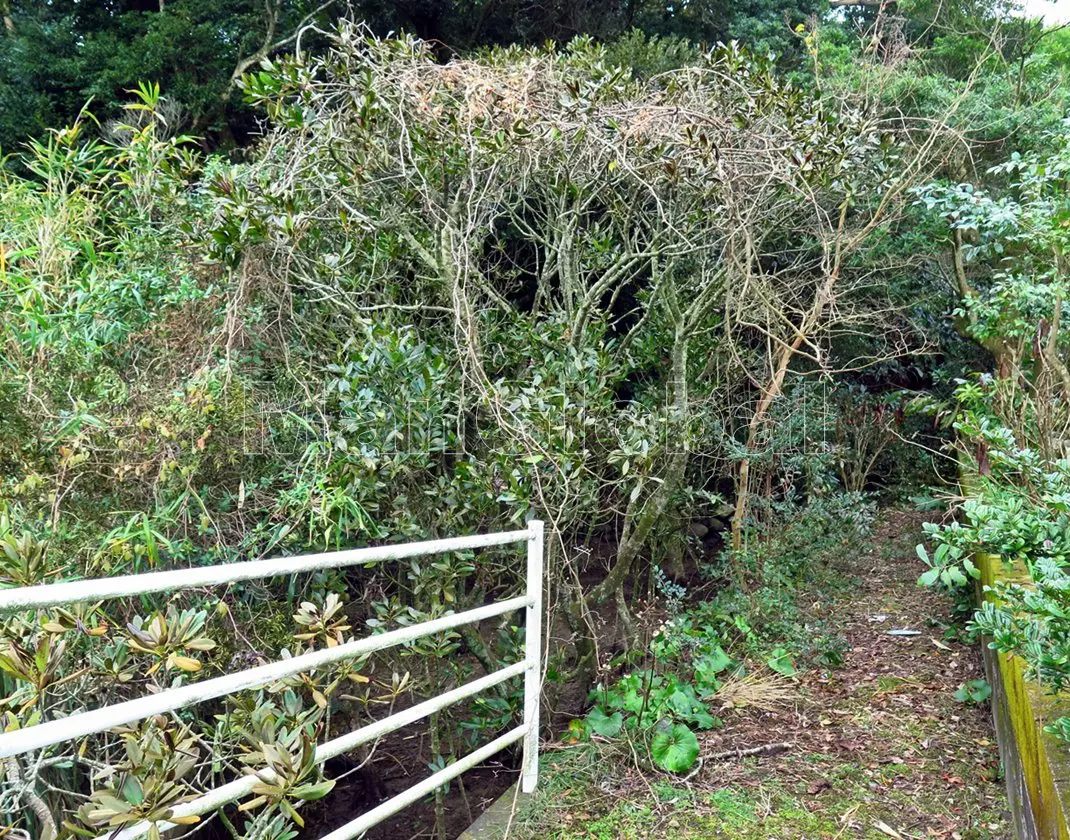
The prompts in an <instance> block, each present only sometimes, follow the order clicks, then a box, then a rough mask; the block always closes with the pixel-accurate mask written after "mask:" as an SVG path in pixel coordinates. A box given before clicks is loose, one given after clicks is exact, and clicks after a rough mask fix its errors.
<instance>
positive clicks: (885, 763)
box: [510, 514, 1012, 840]
mask: <svg viewBox="0 0 1070 840" xmlns="http://www.w3.org/2000/svg"><path fill="white" fill-rule="evenodd" d="M917 525H918V520H917V518H916V517H912V516H907V515H904V514H891V515H889V516H885V517H884V519H883V520H882V523H881V526H880V529H879V531H878V534H877V537H876V539H875V541H874V546H873V549H872V551H871V552H870V553H869V554H868V555H867V556H863V557H860V558H858V559H857V561H856V562H855V564H854V566H853V568H850V569H844V570H843V573H844V574H845V575H850V576H851V577H853V578H854V579H856V580H857V585H856V586H855V587H852V588H850V589H848V590H846V591H845V593H844V594H843V595H842V596H838V597H836V598H835V599H833V600H832V601H831V602H829V601H827V600H826V601H822V602H819V601H818V600H817V599H815V602H814V604H815V609H820V610H821V611H822V612H823V613H825V614H824V615H823V616H822V618H824V619H825V620H826V621H827V620H829V619H832V620H833V621H834V623H835V625H836V626H837V629H838V630H839V632H842V633H843V635H844V636H845V637H846V638H847V639H848V641H849V642H850V646H851V649H850V650H849V651H848V652H847V653H846V655H845V657H844V663H843V667H841V668H839V669H836V670H833V671H818V670H814V671H808V672H804V673H803V674H801V675H800V676H799V678H798V681H797V689H798V700H797V702H796V703H795V705H794V707H793V708H783V709H780V710H777V711H770V712H762V711H757V710H753V709H750V710H747V709H744V710H730V711H729V712H727V713H725V712H723V711H721V712H720V713H721V714H722V715H723V716H724V717H725V728H724V729H723V730H721V731H719V732H714V733H709V734H707V735H705V736H704V739H703V741H702V754H701V755H702V763H701V764H700V765H699V766H698V769H697V771H695V772H693V773H692V774H691V775H690V776H689V777H686V778H683V779H681V778H676V777H672V776H668V775H655V774H652V773H651V772H650V771H649V768H648V767H647V766H646V763H645V762H643V761H642V760H641V759H640V758H639V757H640V756H641V754H642V750H643V746H642V745H641V744H639V743H636V744H634V745H631V746H628V745H624V746H622V745H620V744H619V743H616V744H611V743H604V744H597V743H595V744H591V743H588V744H580V745H575V746H571V747H561V748H558V749H551V750H549V751H547V753H546V754H545V756H544V761H543V766H544V772H543V777H542V781H541V783H540V790H539V793H538V794H537V795H536V796H535V797H534V798H533V800H532V801H531V802H530V803H528V804H527V805H526V806H524V807H523V808H521V809H520V810H519V812H518V813H517V814H516V817H515V819H514V821H513V825H512V827H511V830H510V836H511V837H520V838H526V837H531V838H536V837H537V838H550V837H552V838H560V840H573V838H575V840H580V838H583V840H602V839H603V838H605V840H618V838H637V839H638V838H666V840H677V838H680V839H681V840H682V838H721V837H723V838H733V840H789V838H798V840H804V838H805V840H817V838H833V839H834V840H835V839H836V838H859V837H861V838H884V840H887V838H893V839H894V838H900V840H907V839H908V838H909V839H910V840H918V838H946V840H1003V838H1010V837H1011V836H1012V830H1011V828H1010V825H1009V822H1008V818H1007V814H1006V811H1005V809H1006V798H1005V795H1004V792H1003V786H1002V778H1001V773H1000V766H999V755H998V752H997V748H996V744H995V736H994V734H993V732H992V726H991V718H990V710H989V709H988V707H987V704H982V705H967V704H964V703H961V702H959V701H958V700H956V699H955V698H954V692H955V691H956V690H957V689H958V688H959V687H960V686H961V685H962V684H963V683H964V682H967V681H969V680H972V679H976V678H979V677H981V676H982V672H981V661H980V653H979V651H978V649H977V647H976V646H975V645H974V646H967V645H964V644H962V643H960V642H959V641H956V640H955V634H954V633H947V632H945V631H946V630H947V628H948V627H949V623H950V605H949V604H948V603H947V602H946V600H945V599H944V598H943V597H942V596H941V595H939V594H938V593H934V592H930V591H927V590H923V589H919V588H918V587H917V585H916V580H917V577H918V574H919V572H920V571H921V567H920V564H919V562H918V561H917V559H916V557H915V556H914V552H913V545H914V543H915V542H916V540H917V538H918V536H919V534H918V533H917V530H916V528H917ZM903 628H910V629H915V630H918V631H920V635H917V636H894V635H892V636H890V635H888V631H889V630H891V629H903ZM781 742H782V743H788V744H790V745H791V747H790V748H789V749H787V750H786V751H784V752H780V753H777V754H775V755H774V754H768V755H760V756H754V757H746V758H742V759H739V758H724V757H723V756H724V753H725V752H727V751H730V750H737V749H741V750H742V749H747V748H753V747H757V746H761V745H763V744H773V743H781ZM640 768H642V769H640Z"/></svg>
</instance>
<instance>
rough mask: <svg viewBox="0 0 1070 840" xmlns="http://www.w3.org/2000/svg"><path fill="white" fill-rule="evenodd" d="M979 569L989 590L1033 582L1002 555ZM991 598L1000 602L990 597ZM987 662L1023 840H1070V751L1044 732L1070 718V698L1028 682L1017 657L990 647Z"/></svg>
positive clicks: (982, 560)
mask: <svg viewBox="0 0 1070 840" xmlns="http://www.w3.org/2000/svg"><path fill="white" fill-rule="evenodd" d="M977 565H978V567H979V568H980V570H981V583H982V584H983V585H984V586H985V587H991V586H994V585H995V584H996V582H997V581H1005V582H1012V583H1013V582H1019V583H1028V582H1029V572H1028V571H1027V570H1026V569H1025V567H1024V565H1022V564H1015V565H1008V564H1005V563H1003V561H1002V559H1001V558H1000V557H999V556H998V555H994V554H981V555H978V557H977ZM985 597H986V598H993V597H995V596H994V595H993V593H991V592H987V593H986V594H985ZM984 659H985V670H986V672H987V675H988V681H989V683H991V685H992V713H993V716H994V717H995V724H996V735H997V737H998V739H999V752H1000V758H1001V759H1002V761H1003V766H1004V769H1005V772H1006V774H1007V797H1008V800H1009V801H1010V808H1011V815H1012V817H1013V820H1014V824H1015V829H1016V832H1017V836H1018V838H1019V840H1034V838H1036V840H1070V830H1068V829H1067V817H1068V816H1070V745H1067V744H1066V743H1064V742H1062V741H1060V740H1058V739H1057V738H1055V737H1054V736H1052V735H1049V734H1047V733H1046V732H1044V726H1045V724H1047V723H1049V722H1051V721H1053V720H1055V719H1056V718H1058V717H1061V716H1063V715H1070V697H1067V696H1066V695H1052V694H1050V693H1048V692H1047V691H1045V689H1044V688H1043V687H1042V686H1040V685H1038V684H1037V683H1035V682H1033V681H1032V680H1028V679H1026V677H1025V663H1024V662H1023V661H1022V659H1021V658H1019V657H1017V656H1014V655H1009V654H1003V653H998V652H996V651H994V650H991V649H990V648H989V647H988V646H987V645H985V649H984Z"/></svg>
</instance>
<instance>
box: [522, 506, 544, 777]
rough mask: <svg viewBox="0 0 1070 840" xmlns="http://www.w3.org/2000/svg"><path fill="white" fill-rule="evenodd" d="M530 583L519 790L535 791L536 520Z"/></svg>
mask: <svg viewBox="0 0 1070 840" xmlns="http://www.w3.org/2000/svg"><path fill="white" fill-rule="evenodd" d="M528 528H529V530H530V531H531V538H530V540H529V541H528V585H527V592H526V593H525V594H526V595H527V596H528V597H529V598H531V606H529V607H528V608H527V620H526V621H525V624H524V661H525V663H526V664H527V668H528V670H527V671H526V672H525V673H524V726H525V727H526V728H527V734H526V735H525V736H524V760H523V770H522V771H521V777H520V789H521V790H522V791H523V792H524V793H533V792H534V791H535V785H536V784H538V781H539V694H540V693H541V691H542V565H543V563H542V560H543V531H544V529H543V523H542V520H540V519H533V520H531V522H529V523H528Z"/></svg>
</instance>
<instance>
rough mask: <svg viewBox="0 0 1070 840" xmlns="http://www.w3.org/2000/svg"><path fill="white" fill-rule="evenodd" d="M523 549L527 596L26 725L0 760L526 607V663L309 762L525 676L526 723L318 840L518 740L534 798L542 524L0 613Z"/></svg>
mask: <svg viewBox="0 0 1070 840" xmlns="http://www.w3.org/2000/svg"><path fill="white" fill-rule="evenodd" d="M510 543H526V544H527V583H526V588H525V592H524V594H523V595H522V596H520V597H518V598H511V599H509V600H506V601H498V602H496V603H493V604H488V605H486V606H483V607H478V608H476V609H472V610H466V611H465V612H460V613H455V614H452V615H447V616H444V617H442V618H438V619H435V620H433V621H426V622H423V623H420V624H413V625H411V626H408V627H403V628H401V629H398V630H392V631H390V632H387V633H382V634H380V635H376V636H370V637H367V638H363V639H357V640H354V641H351V642H347V643H345V644H342V645H338V646H337V647H333V648H327V649H325V650H316V651H312V652H310V653H305V654H301V655H300V656H295V657H293V658H291V659H285V660H279V661H276V662H271V663H268V664H266V665H259V666H257V667H255V668H249V669H248V670H245V671H239V672H238V673H235V674H227V675H225V676H221V677H215V678H213V679H208V680H203V681H201V682H196V683H192V684H190V685H185V686H181V687H179V688H172V689H168V690H166V691H161V692H159V693H157V694H150V695H146V696H143V697H139V698H137V699H134V700H127V701H125V702H122V703H116V704H113V705H111V706H105V707H103V708H100V709H93V710H91V711H85V712H79V713H78V714H74V715H71V716H70V717H66V718H61V719H58V720H51V721H46V722H43V723H39V724H37V725H35V726H29V727H26V728H25V729H19V730H15V731H13V732H8V733H5V734H0V759H4V758H7V757H9V756H14V755H20V754H22V753H26V752H31V751H34V750H41V749H45V748H47V747H49V746H53V745H55V744H59V743H63V742H65V741H73V740H75V739H77V738H82V737H84V736H87V735H92V734H95V733H98V732H104V731H105V730H108V729H111V728H113V727H116V726H121V725H123V724H128V723H133V722H134V721H137V720H142V719H144V718H147V717H150V716H152V715H156V714H161V713H164V712H170V711H174V710H177V709H181V708H183V707H185V706H191V705H193V704H195V703H200V702H202V701H205V700H211V699H214V698H218V697H223V696H225V695H228V694H232V693H234V692H237V691H243V690H246V689H252V688H258V687H260V686H264V685H267V684H268V683H271V682H275V681H276V680H279V679H281V678H283V677H287V676H290V675H293V674H297V673H300V672H302V671H307V670H310V669H313V668H319V667H323V666H325V665H329V664H331V663H333V662H338V661H341V660H344V659H351V658H355V657H359V656H364V655H367V654H370V653H374V652H375V651H379V650H384V649H386V648H390V647H394V646H396V645H400V644H404V643H405V642H411V641H414V640H415V639H419V638H423V637H424V636H430V635H433V634H435V633H440V632H442V631H444V630H451V629H453V628H455V627H462V626H464V625H467V624H474V623H476V622H478V621H482V620H483V619H486V618H491V617H493V616H497V615H502V614H504V613H507V612H511V611H513V610H518V609H524V610H525V611H526V623H525V648H524V659H523V661H521V662H517V663H515V664H513V665H509V666H507V667H505V668H502V669H501V670H498V671H495V672H494V673H492V674H488V675H487V676H485V677H481V678H480V679H477V680H473V681H471V682H468V683H465V684H464V685H461V686H459V687H457V688H455V689H453V690H451V691H447V692H445V693H443V694H440V695H438V696H437V697H433V698H431V699H429V700H427V701H425V702H423V703H419V704H417V705H415V706H412V707H410V708H408V709H405V710H404V711H401V712H397V713H395V714H392V715H390V716H389V717H386V718H384V719H382V720H379V721H376V722H374V723H371V724H368V725H367V726H363V727H361V728H360V729H356V730H354V731H352V732H350V733H348V734H346V735H341V736H339V737H337V738H333V739H331V740H330V741H326V742H324V743H322V744H320V745H319V746H318V747H317V748H316V761H317V762H320V763H322V762H324V761H326V760H327V759H329V758H333V757H335V756H338V755H341V754H342V753H345V752H348V751H350V750H352V749H354V748H356V747H358V746H360V745H361V744H366V743H369V742H372V741H375V740H376V739H378V738H381V737H382V736H384V735H387V734H389V733H391V732H394V731H396V730H398V729H400V728H402V727H403V726H406V725H408V724H411V723H414V722H415V721H418V720H421V719H423V718H425V717H427V716H429V715H431V714H432V713H433V712H437V711H438V710H440V709H442V708H445V707H446V706H449V705H450V704H452V703H456V702H457V701H459V700H463V699H464V698H466V697H471V696H473V695H475V694H478V693H479V692H481V691H485V690H486V689H488V688H491V687H493V686H495V685H498V684H499V683H502V682H504V681H505V680H507V679H509V678H511V677H515V676H519V675H520V674H523V675H524V720H523V722H522V723H521V724H520V725H519V726H517V727H516V728H514V729H512V730H510V731H509V732H506V733H505V734H504V735H501V736H500V737H498V738H496V739H494V740H493V741H491V742H490V743H489V744H486V745H485V746H482V747H480V748H479V749H477V750H475V751H474V752H472V753H470V754H468V755H466V756H464V757H463V758H461V759H459V760H458V761H456V762H455V763H453V764H450V765H449V766H447V767H446V768H444V769H442V770H440V771H438V772H437V773H435V774H434V775H432V776H430V777H429V778H427V779H424V780H423V781H422V782H419V783H418V784H416V785H414V786H413V787H411V788H408V789H407V790H405V791H402V792H401V793H399V794H398V795H396V796H394V797H393V798H391V799H388V800H387V801H386V802H383V803H382V804H380V805H378V806H377V807H375V808H373V809H372V810H370V811H368V812H367V813H364V814H361V815H360V816H359V817H357V818H356V819H354V820H352V821H351V822H349V823H347V824H346V825H344V826H342V827H341V828H339V829H336V830H335V831H332V832H331V833H330V834H327V835H325V836H324V837H323V838H321V840H349V838H354V837H359V836H360V835H362V834H363V833H364V832H366V831H367V830H368V829H369V828H371V827H372V826H375V825H377V824H378V823H380V822H382V821H383V820H385V819H386V818H387V817H389V816H391V815H392V814H395V813H397V812H398V811H400V810H401V809H402V808H404V807H405V806H407V805H410V804H411V803H413V802H416V801H417V800H419V799H421V798H422V797H424V796H426V795H428V794H430V793H432V792H433V791H434V790H435V788H437V787H439V786H441V785H443V784H445V783H446V782H448V781H450V780H451V779H454V778H456V777H457V776H459V775H460V774H461V773H463V772H464V771H465V770H468V769H470V768H471V767H474V766H475V765H477V764H479V763H480V762H482V761H485V760H487V759H488V758H490V757H491V756H492V755H494V754H495V753H497V752H499V751H500V750H502V749H503V748H505V747H507V746H509V745H510V744H513V743H516V742H517V741H520V740H523V742H524V744H523V763H522V770H521V789H522V790H523V791H524V792H525V793H531V792H532V791H533V790H534V789H535V785H536V782H537V781H538V775H539V692H540V688H541V685H540V676H541V636H542V566H543V523H542V522H541V521H539V520H532V521H531V522H530V523H528V527H527V528H526V529H524V530H522V531H505V532H501V533H496V534H479V535H476V536H471V537H457V538H453V539H445V540H429V541H427V542H416V543H407V544H404V545H388V546H381V547H375V548H358V549H352V550H349V551H335V552H327V553H323V554H310V555H303V556H300V557H282V558H277V559H272V560H253V561H248V562H244V563H227V564H221V565H217V566H205V567H201V568H193V569H180V570H175V571H169V572H152V573H149V574H142V575H128V576H121V577H113V578H97V579H93V580H84V581H75V582H68V583H56V584H49V585H45V586H29V587H21V588H17V589H6V590H0V613H3V612H12V611H18V610H27V609H36V608H43V607H55V606H62V605H66V604H73V603H79V602H85V601H99V600H106V599H111V598H122V597H126V596H130V595H142V594H147V593H151V592H170V591H175V590H180V589H192V588H195V587H202V586H211V585H214V584H223V583H234V582H235V581H241V580H254V579H257V578H266V577H274V576H276V575H289V574H295V573H297V572H312V571H316V570H319V569H338V568H344V567H347V566H360V565H367V564H369V563H381V562H383V561H386V560H399V559H403V558H406V557H419V556H425V555H429V554H445V553H448V552H451V551H462V550H466V549H473V548H485V547H488V546H497V545H508V544H510ZM256 781H257V779H256V778H255V777H254V776H243V777H241V778H239V779H235V780H234V781H232V782H229V783H228V784H225V785H221V786H220V787H217V788H214V789H212V790H210V791H207V792H206V793H204V794H203V795H201V796H200V797H198V798H197V799H194V800H192V801H190V802H186V803H183V804H181V805H178V806H176V807H175V808H174V809H173V813H172V816H176V817H183V816H192V815H195V814H196V815H199V814H207V813H209V812H212V811H214V810H215V809H217V808H219V807H220V806H222V805H225V804H227V803H229V802H234V801H236V800H238V799H240V798H242V797H243V796H245V795H247V794H248V793H249V792H250V791H251V789H252V787H253V785H254V784H255V783H256ZM173 827H175V826H174V824H173V823H159V824H158V828H159V829H160V830H161V831H165V830H167V829H169V828H173ZM149 828H150V825H149V823H147V822H141V823H137V824H135V825H132V826H129V827H128V828H125V829H123V830H122V831H119V832H118V833H116V832H114V831H112V832H107V833H106V834H103V835H101V836H100V837H99V838H97V840H133V838H136V837H142V836H144V835H145V834H147V833H148V831H149Z"/></svg>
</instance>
